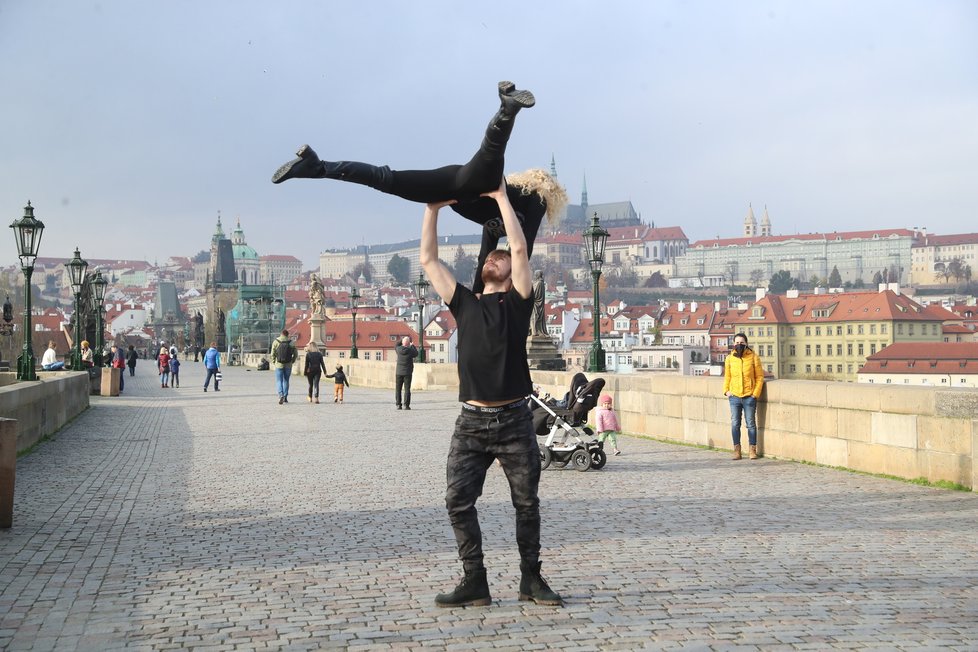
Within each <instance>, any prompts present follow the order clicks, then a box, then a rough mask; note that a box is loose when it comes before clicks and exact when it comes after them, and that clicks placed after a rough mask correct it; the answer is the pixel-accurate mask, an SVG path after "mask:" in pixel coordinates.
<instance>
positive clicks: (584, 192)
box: [581, 172, 587, 219]
mask: <svg viewBox="0 0 978 652" xmlns="http://www.w3.org/2000/svg"><path fill="white" fill-rule="evenodd" d="M581 208H583V209H584V217H585V219H586V218H587V172H585V173H584V183H583V190H581Z"/></svg>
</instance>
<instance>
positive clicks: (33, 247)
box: [10, 202, 44, 267]
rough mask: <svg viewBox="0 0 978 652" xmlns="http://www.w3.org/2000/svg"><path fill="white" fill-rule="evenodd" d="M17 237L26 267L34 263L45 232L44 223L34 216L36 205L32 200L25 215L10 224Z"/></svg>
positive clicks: (18, 251) (28, 203)
mask: <svg viewBox="0 0 978 652" xmlns="http://www.w3.org/2000/svg"><path fill="white" fill-rule="evenodd" d="M10 228H11V229H13V230H14V236H15V237H16V239H17V255H18V256H19V257H20V263H21V265H22V266H24V267H31V266H33V265H34V259H35V258H37V252H38V251H39V250H40V248H41V235H43V233H44V223H43V222H41V221H40V220H38V219H35V218H34V207H33V206H31V203H30V202H27V206H25V207H24V217H22V218H20V219H19V220H16V221H15V222H14V223H13V224H11V225H10Z"/></svg>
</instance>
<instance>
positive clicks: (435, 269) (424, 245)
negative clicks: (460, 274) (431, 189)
mask: <svg viewBox="0 0 978 652" xmlns="http://www.w3.org/2000/svg"><path fill="white" fill-rule="evenodd" d="M454 203H455V200H452V201H446V202H441V203H438V204H428V205H427V206H425V209H424V219H423V220H422V221H421V248H420V251H419V253H418V259H419V261H420V262H421V267H422V269H424V272H425V274H427V275H428V279H429V280H430V281H431V285H432V287H434V288H435V292H437V293H438V296H440V297H441V300H442V301H444V302H445V303H451V302H452V297H454V296H455V285H456V282H455V276H454V275H453V274H452V272H451V271H450V270H449V269H448V268H447V267H445V265H444V264H443V263H442V262H441V260H439V258H438V211H439V210H440V209H441V207H442V206H448V205H449V204H454Z"/></svg>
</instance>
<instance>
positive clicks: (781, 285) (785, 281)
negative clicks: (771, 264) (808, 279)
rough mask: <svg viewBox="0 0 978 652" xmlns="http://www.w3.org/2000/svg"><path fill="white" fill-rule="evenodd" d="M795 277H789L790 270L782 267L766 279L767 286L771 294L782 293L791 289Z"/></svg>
mask: <svg viewBox="0 0 978 652" xmlns="http://www.w3.org/2000/svg"><path fill="white" fill-rule="evenodd" d="M794 282H795V279H793V278H791V272H789V271H788V270H785V269H782V270H779V271H777V272H775V273H774V276H772V277H771V280H770V281H768V284H767V288H768V290H769V291H770V292H772V293H773V294H784V293H785V292H787V291H788V290H790V289H791V286H792V285H793V284H794Z"/></svg>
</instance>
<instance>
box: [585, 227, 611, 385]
mask: <svg viewBox="0 0 978 652" xmlns="http://www.w3.org/2000/svg"><path fill="white" fill-rule="evenodd" d="M608 235H609V233H608V232H607V231H606V230H605V229H603V228H601V225H600V224H599V223H598V214H597V213H594V216H593V217H592V218H591V226H589V227H588V228H587V229H585V230H584V248H585V249H586V250H587V264H588V267H590V268H591V278H592V280H593V283H594V310H593V315H594V341H593V342H591V348H590V350H589V351H588V364H587V370H588V371H592V372H602V371H604V370H605V364H604V349H603V348H601V303H600V302H599V301H598V280H599V279H600V278H601V267H602V266H603V265H604V247H605V245H606V244H607V242H608Z"/></svg>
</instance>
